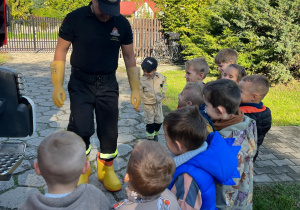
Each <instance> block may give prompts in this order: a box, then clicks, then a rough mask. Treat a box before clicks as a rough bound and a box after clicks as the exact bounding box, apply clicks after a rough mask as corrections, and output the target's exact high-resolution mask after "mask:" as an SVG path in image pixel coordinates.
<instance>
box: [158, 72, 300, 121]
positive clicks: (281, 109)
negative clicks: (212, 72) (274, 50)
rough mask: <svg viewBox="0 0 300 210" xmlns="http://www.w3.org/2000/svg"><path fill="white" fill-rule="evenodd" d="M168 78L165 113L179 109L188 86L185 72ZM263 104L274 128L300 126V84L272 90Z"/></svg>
mask: <svg viewBox="0 0 300 210" xmlns="http://www.w3.org/2000/svg"><path fill="white" fill-rule="evenodd" d="M162 74H163V75H164V76H166V77H167V83H168V90H167V93H166V98H165V99H164V100H163V105H164V108H163V110H164V113H165V114H167V113H168V112H170V111H171V110H175V109H176V108H177V103H178V94H179V93H180V92H181V91H182V89H183V87H184V86H185V84H186V81H185V78H184V75H185V71H183V70H170V71H164V72H162ZM215 79H216V77H207V78H206V79H205V80H204V82H205V83H207V82H209V81H212V80H215ZM263 103H264V104H265V105H266V106H267V107H269V108H270V109H271V111H272V118H273V122H272V125H273V126H280V125H281V126H282V125H285V126H287V125H297V126H300V115H299V113H300V105H299V103H300V82H299V81H293V82H290V83H289V84H288V85H283V84H280V85H276V86H274V87H271V88H270V91H269V93H268V95H267V96H266V97H265V98H264V100H263Z"/></svg>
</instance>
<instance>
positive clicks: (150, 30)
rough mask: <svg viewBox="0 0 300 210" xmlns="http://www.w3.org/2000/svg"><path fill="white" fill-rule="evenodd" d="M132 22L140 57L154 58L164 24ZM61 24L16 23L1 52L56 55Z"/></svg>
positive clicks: (47, 21)
mask: <svg viewBox="0 0 300 210" xmlns="http://www.w3.org/2000/svg"><path fill="white" fill-rule="evenodd" d="M128 20H129V22H130V24H131V26H132V32H133V44H134V52H135V55H136V57H142V58H143V57H146V56H151V55H152V50H153V45H154V43H155V42H156V41H158V40H159V39H160V38H161V32H160V29H161V22H160V21H159V20H157V19H134V18H131V19H128ZM61 22H62V20H57V19H51V18H41V17H27V18H25V19H15V20H14V19H13V20H12V21H11V24H10V26H9V27H8V28H7V29H8V30H7V31H8V39H7V45H5V46H3V47H2V48H1V49H0V51H2V52H48V53H52V52H54V51H55V47H56V42H57V35H58V31H59V27H60V25H61ZM120 57H122V54H121V53H120Z"/></svg>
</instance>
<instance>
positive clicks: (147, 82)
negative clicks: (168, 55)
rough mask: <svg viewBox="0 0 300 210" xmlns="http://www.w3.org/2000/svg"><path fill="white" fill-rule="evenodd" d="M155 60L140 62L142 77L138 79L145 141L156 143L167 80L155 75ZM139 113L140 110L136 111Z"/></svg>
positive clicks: (158, 74)
mask: <svg viewBox="0 0 300 210" xmlns="http://www.w3.org/2000/svg"><path fill="white" fill-rule="evenodd" d="M157 65H158V64H157V60H156V59H155V58H152V57H147V58H145V59H144V61H143V62H142V65H141V66H142V69H143V71H144V75H143V76H142V77H141V79H140V84H141V85H140V86H141V87H140V91H141V99H142V102H143V104H144V115H145V124H146V135H147V139H149V140H155V141H158V136H157V135H158V134H159V129H160V127H161V125H162V122H163V120H164V116H163V111H162V104H161V101H162V100H163V99H164V97H165V93H166V91H167V88H168V85H167V78H166V77H165V76H163V75H161V74H160V73H157V72H156V70H157ZM137 111H138V112H139V111H140V108H138V109H137Z"/></svg>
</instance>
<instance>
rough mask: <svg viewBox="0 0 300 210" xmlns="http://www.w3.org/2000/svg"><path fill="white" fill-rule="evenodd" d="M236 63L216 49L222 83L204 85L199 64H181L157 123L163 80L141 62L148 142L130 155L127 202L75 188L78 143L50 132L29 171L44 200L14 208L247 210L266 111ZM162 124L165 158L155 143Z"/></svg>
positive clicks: (255, 85)
mask: <svg viewBox="0 0 300 210" xmlns="http://www.w3.org/2000/svg"><path fill="white" fill-rule="evenodd" d="M236 61H237V53H236V52H235V51H234V50H232V49H223V50H221V51H220V52H219V53H218V54H217V55H216V57H215V62H216V64H217V66H218V70H219V71H220V73H221V76H220V77H219V79H217V80H216V81H211V82H208V83H206V84H204V83H203V80H204V79H205V77H206V76H207V74H208V73H209V68H208V64H207V62H206V61H205V59H204V58H195V59H192V60H190V61H187V62H186V64H185V71H186V75H185V78H186V81H187V84H186V86H185V87H184V89H183V90H182V92H181V93H180V94H179V96H178V109H176V110H174V111H172V112H170V113H169V114H168V115H167V116H166V117H165V118H163V114H162V105H161V101H162V99H163V98H164V97H165V92H166V90H167V83H166V77H164V76H163V75H161V74H159V73H157V72H156V69H157V66H158V64H157V61H156V60H155V59H154V58H151V57H148V58H146V59H144V61H143V63H142V69H143V71H144V75H143V77H142V78H141V96H142V101H143V102H144V116H145V124H146V135H147V139H148V140H150V141H141V142H139V143H138V144H137V145H136V146H135V147H134V149H133V151H132V152H131V155H130V158H129V160H128V163H127V171H126V175H125V178H124V182H128V187H127V188H126V195H127V198H126V199H125V200H123V201H121V202H119V203H117V204H115V205H114V206H113V207H111V206H110V204H109V202H108V199H107V198H106V197H105V195H104V194H103V193H102V192H101V191H100V190H98V189H97V188H95V187H94V186H92V185H89V184H81V185H79V186H77V183H78V179H79V176H80V174H82V173H86V171H87V170H88V168H89V162H88V161H86V157H85V149H84V148H85V147H84V142H83V141H82V139H81V138H80V137H79V136H77V135H76V134H74V133H71V132H68V131H57V132H54V133H53V134H50V135H49V136H48V137H46V138H45V139H44V140H43V141H42V142H41V144H40V146H39V149H38V160H37V162H36V163H35V164H34V167H35V171H36V173H37V174H38V175H42V176H43V177H44V179H45V181H46V183H47V186H48V193H46V194H45V195H41V194H32V195H30V196H29V197H28V199H27V201H26V202H25V203H24V204H23V205H22V206H21V207H20V209H56V208H64V209H83V208H86V209H111V208H113V209H119V210H130V209H137V210H138V209H141V210H147V209H149V210H150V209H151V210H153V209H159V210H173V209H174V210H177V209H178V210H179V209H182V210H185V209H186V210H189V209H216V208H217V209H252V203H253V201H252V198H253V166H254V161H255V158H256V157H257V154H258V147H259V146H260V145H261V144H262V142H263V139H264V136H265V134H266V133H267V132H268V130H269V129H270V127H271V112H270V109H268V108H267V107H266V106H264V105H263V103H262V102H261V100H262V99H263V98H264V97H265V95H266V94H267V93H268V90H269V83H268V80H267V79H266V77H264V76H262V75H250V76H245V75H246V73H245V70H244V69H243V68H242V67H241V66H239V65H237V64H235V63H236ZM137 111H140V110H139V108H138V109H137ZM161 125H163V129H164V133H165V139H166V146H167V148H168V150H169V151H167V150H166V149H165V148H164V147H163V146H162V145H161V144H160V143H158V142H157V141H158V132H159V130H160V127H161ZM81 150H82V151H81ZM62 151H63V152H62ZM62 155H63V156H64V157H62ZM67 166H68V167H67Z"/></svg>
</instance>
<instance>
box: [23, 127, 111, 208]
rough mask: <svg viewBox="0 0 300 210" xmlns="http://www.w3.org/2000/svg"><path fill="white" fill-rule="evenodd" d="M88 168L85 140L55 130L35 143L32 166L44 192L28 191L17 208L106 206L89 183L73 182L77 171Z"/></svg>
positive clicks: (72, 134) (99, 193) (107, 202)
mask: <svg viewBox="0 0 300 210" xmlns="http://www.w3.org/2000/svg"><path fill="white" fill-rule="evenodd" d="M88 168H89V161H86V154H85V143H84V141H83V140H82V139H81V137H79V136H78V135H77V134H75V133H72V132H70V131H63V130H61V131H56V132H54V133H52V134H50V135H48V136H47V137H46V138H45V139H44V140H43V141H42V142H41V143H40V145H39V148H38V155H37V161H36V162H35V163H34V169H35V172H36V174H37V175H42V176H43V178H44V179H45V181H46V184H47V187H48V192H47V193H45V195H43V194H41V193H35V194H30V195H29V197H28V198H27V200H26V202H25V203H24V204H23V205H22V206H21V207H20V208H19V209H20V210H23V209H24V210H27V209H28V210H29V209H30V210H35V209H36V210H40V209H49V210H50V209H53V210H54V209H70V210H71V209H78V210H81V209H102V210H107V209H109V207H110V205H109V201H108V199H107V198H106V196H105V195H104V194H103V192H101V191H100V190H99V189H97V188H96V187H94V186H93V185H90V184H81V185H78V186H77V183H78V180H79V177H80V175H81V174H85V173H86V172H87V170H88Z"/></svg>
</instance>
